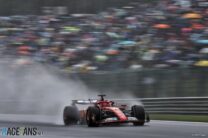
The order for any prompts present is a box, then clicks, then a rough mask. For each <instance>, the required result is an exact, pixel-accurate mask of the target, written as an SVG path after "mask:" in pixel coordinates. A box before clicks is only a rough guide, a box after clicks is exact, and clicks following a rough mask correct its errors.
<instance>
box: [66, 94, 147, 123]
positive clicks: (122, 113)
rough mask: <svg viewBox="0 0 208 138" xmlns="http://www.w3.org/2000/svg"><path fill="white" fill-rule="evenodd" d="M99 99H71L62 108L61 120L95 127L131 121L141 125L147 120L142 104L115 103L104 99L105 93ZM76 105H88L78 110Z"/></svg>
mask: <svg viewBox="0 0 208 138" xmlns="http://www.w3.org/2000/svg"><path fill="white" fill-rule="evenodd" d="M98 96H100V100H73V102H72V105H71V106H66V107H65V108H64V113H63V120H64V124H65V125H71V124H84V123H87V125H88V126H89V127H97V126H100V125H104V124H112V123H114V124H115V123H116V124H121V123H133V124H134V125H135V126H142V125H144V123H145V122H149V121H150V119H149V115H148V114H147V113H146V112H145V110H144V107H143V106H142V105H133V106H131V108H130V109H128V106H127V105H116V104H115V102H113V101H109V100H105V99H104V96H105V95H98ZM78 105H88V107H87V109H83V110H78Z"/></svg>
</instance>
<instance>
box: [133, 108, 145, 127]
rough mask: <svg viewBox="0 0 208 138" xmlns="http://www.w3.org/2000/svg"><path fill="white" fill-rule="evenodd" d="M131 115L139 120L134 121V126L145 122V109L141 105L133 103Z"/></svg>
mask: <svg viewBox="0 0 208 138" xmlns="http://www.w3.org/2000/svg"><path fill="white" fill-rule="evenodd" d="M131 115H132V116H133V117H136V118H137V119H138V120H139V121H138V122H134V123H133V124H134V126H143V125H144V123H145V110H144V107H143V106H140V105H134V106H132V108H131Z"/></svg>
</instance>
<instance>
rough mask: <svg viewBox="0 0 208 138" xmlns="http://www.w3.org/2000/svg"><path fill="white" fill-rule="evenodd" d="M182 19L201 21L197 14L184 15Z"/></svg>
mask: <svg viewBox="0 0 208 138" xmlns="http://www.w3.org/2000/svg"><path fill="white" fill-rule="evenodd" d="M182 17H183V18H186V19H201V18H202V16H201V15H200V14H198V13H186V14H184V15H183V16H182Z"/></svg>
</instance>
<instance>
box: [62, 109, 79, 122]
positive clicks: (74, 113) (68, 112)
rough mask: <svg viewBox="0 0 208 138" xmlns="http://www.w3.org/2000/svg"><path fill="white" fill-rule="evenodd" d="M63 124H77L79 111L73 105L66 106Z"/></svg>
mask: <svg viewBox="0 0 208 138" xmlns="http://www.w3.org/2000/svg"><path fill="white" fill-rule="evenodd" d="M63 120H64V125H66V126H68V125H73V124H77V122H78V121H79V111H78V109H77V108H76V107H75V106H66V107H65V108H64V112H63Z"/></svg>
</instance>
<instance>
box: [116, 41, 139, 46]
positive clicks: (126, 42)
mask: <svg viewBox="0 0 208 138" xmlns="http://www.w3.org/2000/svg"><path fill="white" fill-rule="evenodd" d="M118 45H123V46H134V45H136V42H135V41H121V42H119V43H118Z"/></svg>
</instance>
